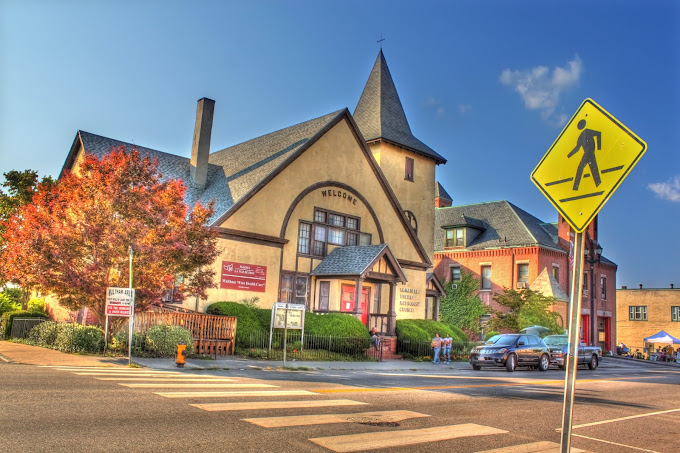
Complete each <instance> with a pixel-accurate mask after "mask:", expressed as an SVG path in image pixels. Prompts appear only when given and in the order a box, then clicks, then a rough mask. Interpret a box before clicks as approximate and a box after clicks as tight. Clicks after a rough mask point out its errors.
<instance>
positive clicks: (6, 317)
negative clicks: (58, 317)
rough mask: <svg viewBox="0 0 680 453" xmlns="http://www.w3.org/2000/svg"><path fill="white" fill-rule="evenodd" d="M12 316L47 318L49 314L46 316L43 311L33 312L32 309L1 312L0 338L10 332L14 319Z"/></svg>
mask: <svg viewBox="0 0 680 453" xmlns="http://www.w3.org/2000/svg"><path fill="white" fill-rule="evenodd" d="M14 318H43V319H49V316H47V315H46V314H45V313H40V312H34V311H23V310H17V311H9V312H7V313H3V315H2V318H0V327H1V329H2V330H1V331H2V338H4V339H8V338H9V336H10V334H11V333H12V322H13V321H14Z"/></svg>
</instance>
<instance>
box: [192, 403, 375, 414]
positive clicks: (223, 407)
mask: <svg viewBox="0 0 680 453" xmlns="http://www.w3.org/2000/svg"><path fill="white" fill-rule="evenodd" d="M364 405H368V403H364V402H361V401H352V400H323V401H318V400H317V401H308V400H302V401H247V402H244V403H207V404H190V406H193V407H197V408H199V409H203V410H204V411H209V412H215V411H245V410H262V409H306V408H311V407H335V406H364Z"/></svg>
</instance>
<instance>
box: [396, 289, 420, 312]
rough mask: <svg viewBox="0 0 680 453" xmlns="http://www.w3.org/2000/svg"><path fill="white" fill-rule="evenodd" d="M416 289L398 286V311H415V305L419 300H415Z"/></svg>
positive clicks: (418, 304) (416, 305)
mask: <svg viewBox="0 0 680 453" xmlns="http://www.w3.org/2000/svg"><path fill="white" fill-rule="evenodd" d="M417 294H418V290H417V289H415V288H407V287H404V286H402V287H401V288H399V311H408V312H415V311H416V309H415V307H418V306H420V300H416V298H417V297H418V296H417Z"/></svg>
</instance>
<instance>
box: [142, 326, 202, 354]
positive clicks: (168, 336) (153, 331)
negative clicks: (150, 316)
mask: <svg viewBox="0 0 680 453" xmlns="http://www.w3.org/2000/svg"><path fill="white" fill-rule="evenodd" d="M133 341H134V340H133ZM180 341H183V342H185V343H186V345H187V348H186V351H187V354H191V353H193V350H194V341H193V338H192V336H191V332H189V331H188V330H187V329H185V328H184V327H180V326H172V325H167V324H158V325H156V326H153V327H151V328H150V329H149V330H147V331H146V346H147V349H148V350H149V351H150V352H152V353H154V354H157V355H159V356H161V357H174V356H175V354H176V353H177V344H178V343H179V342H180Z"/></svg>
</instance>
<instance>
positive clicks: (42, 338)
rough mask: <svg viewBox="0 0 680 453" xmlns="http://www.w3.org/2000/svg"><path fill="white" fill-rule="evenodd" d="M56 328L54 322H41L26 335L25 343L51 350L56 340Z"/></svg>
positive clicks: (56, 325)
mask: <svg viewBox="0 0 680 453" xmlns="http://www.w3.org/2000/svg"><path fill="white" fill-rule="evenodd" d="M58 326H59V325H58V324H57V323H56V322H41V323H40V324H38V325H37V326H35V327H34V328H32V329H31V331H30V332H29V333H28V338H27V341H28V342H29V343H31V344H34V345H36V346H47V347H50V348H51V347H53V345H54V343H55V342H56V340H57V329H58Z"/></svg>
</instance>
